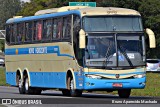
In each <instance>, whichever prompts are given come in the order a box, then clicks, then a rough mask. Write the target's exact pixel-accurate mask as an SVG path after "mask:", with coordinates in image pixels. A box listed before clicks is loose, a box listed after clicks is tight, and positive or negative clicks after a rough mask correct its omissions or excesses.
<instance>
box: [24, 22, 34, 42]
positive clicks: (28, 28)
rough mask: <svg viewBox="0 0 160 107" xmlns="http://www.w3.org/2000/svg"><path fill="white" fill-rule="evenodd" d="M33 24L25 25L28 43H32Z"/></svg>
mask: <svg viewBox="0 0 160 107" xmlns="http://www.w3.org/2000/svg"><path fill="white" fill-rule="evenodd" d="M32 31H33V29H32V22H27V23H25V37H26V39H25V40H26V41H27V42H29V41H32Z"/></svg>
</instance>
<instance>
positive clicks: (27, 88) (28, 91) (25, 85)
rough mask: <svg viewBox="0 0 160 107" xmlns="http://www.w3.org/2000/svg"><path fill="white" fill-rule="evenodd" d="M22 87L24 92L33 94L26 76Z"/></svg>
mask: <svg viewBox="0 0 160 107" xmlns="http://www.w3.org/2000/svg"><path fill="white" fill-rule="evenodd" d="M24 89H25V94H34V91H33V90H32V89H31V87H29V80H28V77H25V79H24Z"/></svg>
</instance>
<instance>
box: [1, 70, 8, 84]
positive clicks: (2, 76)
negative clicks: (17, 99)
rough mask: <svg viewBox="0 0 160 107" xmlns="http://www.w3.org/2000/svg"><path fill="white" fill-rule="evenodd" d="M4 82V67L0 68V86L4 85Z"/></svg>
mask: <svg viewBox="0 0 160 107" xmlns="http://www.w3.org/2000/svg"><path fill="white" fill-rule="evenodd" d="M4 85H7V84H6V75H5V68H0V86H4Z"/></svg>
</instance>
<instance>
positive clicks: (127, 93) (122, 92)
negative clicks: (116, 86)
mask: <svg viewBox="0 0 160 107" xmlns="http://www.w3.org/2000/svg"><path fill="white" fill-rule="evenodd" d="M130 94H131V89H120V90H118V95H119V97H120V98H129V96H130Z"/></svg>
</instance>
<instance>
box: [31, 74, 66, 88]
mask: <svg viewBox="0 0 160 107" xmlns="http://www.w3.org/2000/svg"><path fill="white" fill-rule="evenodd" d="M65 78H66V73H65V72H30V82H31V83H30V85H31V87H44V88H66V83H65Z"/></svg>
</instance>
